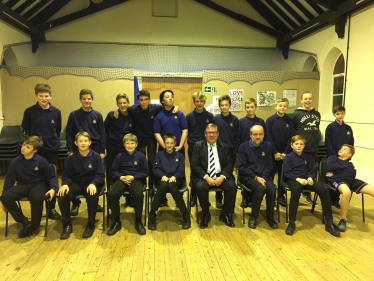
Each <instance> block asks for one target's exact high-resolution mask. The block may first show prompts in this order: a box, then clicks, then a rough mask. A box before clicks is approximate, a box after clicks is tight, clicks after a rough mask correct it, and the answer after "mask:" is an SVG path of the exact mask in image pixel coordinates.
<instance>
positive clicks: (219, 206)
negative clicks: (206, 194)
mask: <svg viewBox="0 0 374 281" xmlns="http://www.w3.org/2000/svg"><path fill="white" fill-rule="evenodd" d="M222 207H223V204H222V200H217V201H216V208H217V209H220V210H221V209H222Z"/></svg>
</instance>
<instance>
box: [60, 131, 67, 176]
mask: <svg viewBox="0 0 374 281" xmlns="http://www.w3.org/2000/svg"><path fill="white" fill-rule="evenodd" d="M68 152H69V151H68V148H67V146H66V127H65V129H64V130H63V131H62V132H61V134H60V149H59V150H58V166H59V168H60V170H63V169H64V168H65V161H66V159H68V158H69V155H68Z"/></svg>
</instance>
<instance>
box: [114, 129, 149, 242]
mask: <svg viewBox="0 0 374 281" xmlns="http://www.w3.org/2000/svg"><path fill="white" fill-rule="evenodd" d="M123 145H124V147H125V149H126V151H125V152H121V153H120V154H118V155H117V156H116V158H115V159H114V162H113V166H112V177H113V180H114V181H115V182H114V184H113V185H112V186H111V188H110V190H109V192H108V200H109V206H110V207H111V209H112V218H113V223H112V225H111V227H110V229H109V230H108V233H107V234H108V235H114V234H116V233H117V232H118V231H119V230H121V228H122V224H121V219H120V215H121V214H120V206H119V199H120V198H121V196H122V195H123V193H124V192H125V191H129V192H130V194H131V197H132V200H133V204H134V209H135V229H136V231H137V232H138V234H140V235H143V234H145V233H146V230H145V228H144V225H143V223H142V212H143V186H144V185H145V182H146V178H147V176H148V163H147V159H146V158H145V156H144V154H143V153H141V152H139V151H136V147H137V145H138V138H137V137H136V136H135V135H134V134H127V135H125V137H124V138H123Z"/></svg>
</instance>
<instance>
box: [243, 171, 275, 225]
mask: <svg viewBox="0 0 374 281" xmlns="http://www.w3.org/2000/svg"><path fill="white" fill-rule="evenodd" d="M274 185H275V189H276V191H277V192H276V194H277V195H276V198H278V188H277V185H276V184H274ZM238 186H239V189H240V190H241V191H242V202H243V200H244V193H243V191H248V192H251V193H252V190H251V189H249V188H248V187H246V186H245V185H244V184H242V183H241V182H240V181H239V177H238ZM277 202H278V201H277ZM244 209H245V208H244V206H243V207H242V211H243V224H245V214H244ZM276 211H277V213H278V222H280V214H279V204H278V203H277V206H276Z"/></svg>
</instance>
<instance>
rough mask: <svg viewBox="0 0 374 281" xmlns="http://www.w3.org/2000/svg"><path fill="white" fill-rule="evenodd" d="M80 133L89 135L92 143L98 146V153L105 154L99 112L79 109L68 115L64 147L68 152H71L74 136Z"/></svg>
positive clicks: (102, 127)
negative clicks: (83, 132)
mask: <svg viewBox="0 0 374 281" xmlns="http://www.w3.org/2000/svg"><path fill="white" fill-rule="evenodd" d="M80 131H85V132H87V133H89V134H90V136H91V141H92V143H93V144H99V147H100V153H105V148H106V134H105V128H104V121H103V116H102V115H101V113H100V112H98V111H96V110H93V109H91V111H89V112H87V111H84V110H83V109H82V108H80V109H78V110H75V111H72V112H71V113H70V115H69V119H68V123H67V125H66V146H67V148H68V150H69V151H73V147H74V145H75V144H74V141H75V135H76V134H77V133H78V132H80Z"/></svg>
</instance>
